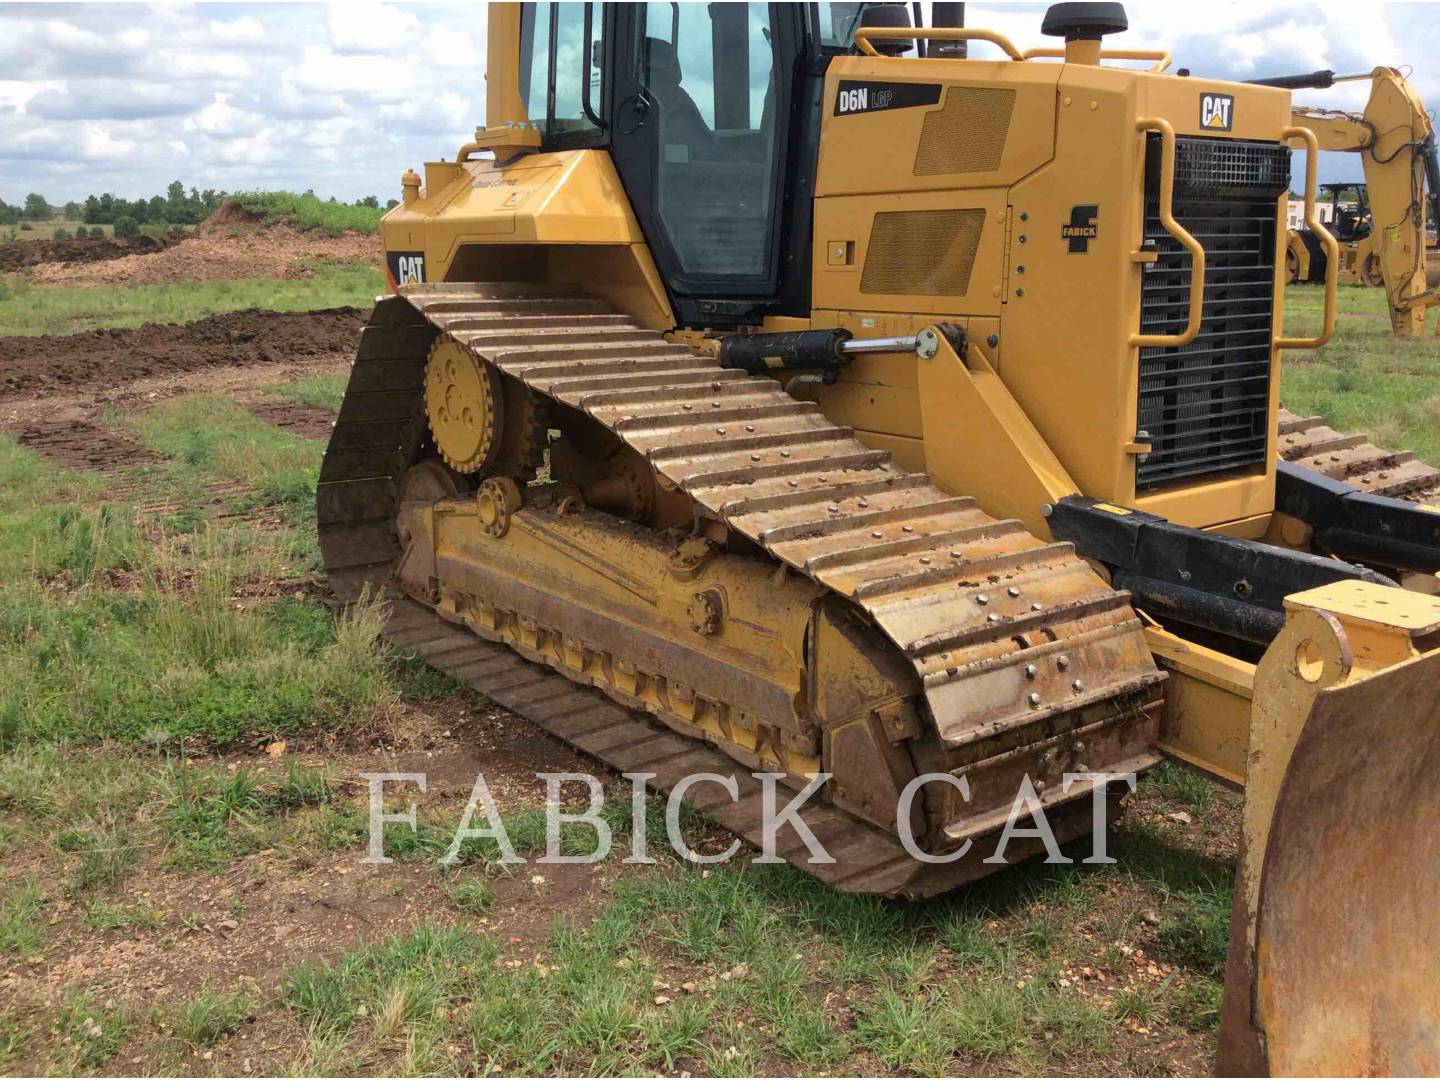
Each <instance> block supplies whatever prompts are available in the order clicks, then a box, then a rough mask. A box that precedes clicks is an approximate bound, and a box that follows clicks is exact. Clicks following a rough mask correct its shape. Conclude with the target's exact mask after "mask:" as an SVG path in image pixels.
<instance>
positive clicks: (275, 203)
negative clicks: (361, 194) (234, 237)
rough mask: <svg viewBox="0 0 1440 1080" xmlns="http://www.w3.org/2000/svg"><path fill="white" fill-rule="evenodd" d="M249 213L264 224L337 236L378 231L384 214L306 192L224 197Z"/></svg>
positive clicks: (257, 193) (247, 193)
mask: <svg viewBox="0 0 1440 1080" xmlns="http://www.w3.org/2000/svg"><path fill="white" fill-rule="evenodd" d="M226 197H227V198H228V199H229V200H230V201H231V202H237V203H239V204H240V205H241V206H243V207H244V208H245V209H246V210H249V211H251V212H252V213H257V214H264V215H265V220H266V221H268V222H271V223H272V224H273V223H278V222H285V223H286V224H289V225H294V226H295V227H296V228H297V229H323V230H324V231H326V232H328V233H332V234H335V235H339V234H340V233H343V232H366V233H374V232H379V231H380V218H381V217H382V216H383V215H384V213H385V211H384V210H381V209H379V208H378V207H371V206H352V205H349V204H346V203H342V202H334V201H331V200H326V199H321V198H320V197H318V196H316V195H311V194H309V193H308V192H307V193H306V194H303V195H297V194H295V193H294V192H293V191H241V192H237V193H236V194H233V195H228V196H226Z"/></svg>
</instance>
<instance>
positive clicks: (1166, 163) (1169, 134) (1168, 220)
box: [1130, 116, 1205, 349]
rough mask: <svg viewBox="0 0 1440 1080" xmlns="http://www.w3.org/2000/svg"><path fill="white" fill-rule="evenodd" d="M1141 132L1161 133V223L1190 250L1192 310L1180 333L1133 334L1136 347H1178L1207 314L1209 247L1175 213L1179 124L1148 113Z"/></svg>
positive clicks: (1191, 336)
mask: <svg viewBox="0 0 1440 1080" xmlns="http://www.w3.org/2000/svg"><path fill="white" fill-rule="evenodd" d="M1135 130H1136V131H1138V132H1145V131H1158V132H1159V133H1160V140H1161V146H1160V224H1161V225H1162V226H1164V228H1165V231H1166V232H1167V233H1169V234H1170V235H1171V236H1172V237H1174V238H1175V239H1176V240H1178V241H1179V242H1180V245H1181V246H1182V247H1184V248H1185V250H1186V251H1188V252H1189V253H1190V314H1189V319H1188V321H1187V322H1186V323H1185V329H1184V330H1183V331H1181V332H1180V333H1178V334H1142V333H1138V332H1137V333H1134V334H1131V335H1130V345H1131V347H1132V348H1162V349H1177V348H1179V347H1180V346H1182V345H1189V344H1190V342H1192V341H1194V340H1195V336H1196V335H1197V334H1199V333H1200V323H1201V321H1202V319H1203V318H1204V311H1203V308H1204V302H1205V249H1204V248H1203V247H1201V246H1200V241H1199V240H1196V239H1195V237H1193V236H1191V235H1190V233H1189V232H1187V231H1186V229H1185V227H1184V226H1182V225H1181V224H1180V223H1179V222H1178V221H1176V220H1175V215H1174V213H1173V209H1174V203H1175V128H1174V127H1173V126H1171V124H1170V121H1169V120H1166V119H1164V118H1163V117H1159V116H1149V117H1144V118H1142V119H1140V120H1137V121H1135Z"/></svg>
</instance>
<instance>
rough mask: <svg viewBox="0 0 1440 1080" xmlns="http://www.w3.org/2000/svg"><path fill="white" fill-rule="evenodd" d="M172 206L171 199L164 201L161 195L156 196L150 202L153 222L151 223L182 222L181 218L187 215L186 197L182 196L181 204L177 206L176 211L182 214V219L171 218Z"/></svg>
mask: <svg viewBox="0 0 1440 1080" xmlns="http://www.w3.org/2000/svg"><path fill="white" fill-rule="evenodd" d="M170 206H171V204H170V200H169V199H162V198H161V197H160V196H159V195H156V196H155V197H154V198H153V199H151V200H150V220H151V221H179V220H181V218H183V217H184V215H185V199H184V196H181V199H180V202H179V204H178V205H177V206H176V211H177V213H179V214H180V217H171V216H170Z"/></svg>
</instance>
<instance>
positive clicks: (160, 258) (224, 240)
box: [29, 208, 380, 285]
mask: <svg viewBox="0 0 1440 1080" xmlns="http://www.w3.org/2000/svg"><path fill="white" fill-rule="evenodd" d="M237 209H238V208H237ZM244 212H245V211H243V210H242V211H241V213H244ZM216 214H217V216H218V214H219V211H216ZM214 221H215V218H211V219H210V223H207V225H205V226H202V227H201V228H202V230H203V229H207V228H209V225H210V224H211V223H213V222H214ZM320 261H323V262H364V263H370V264H372V265H375V266H379V265H380V238H379V237H378V236H373V235H361V234H359V233H343V234H341V235H340V236H331V235H329V234H328V233H324V232H320V231H319V230H311V231H309V232H302V231H301V230H299V229H295V228H292V227H291V226H289V225H267V226H264V227H261V228H256V227H254V226H253V225H250V226H244V225H236V226H234V227H233V228H226V227H223V226H217V227H215V228H214V229H213V230H212V231H209V232H204V233H201V234H197V235H194V236H188V237H186V238H185V239H183V240H181V241H180V242H179V243H177V244H173V245H170V246H167V247H165V248H164V250H161V251H157V252H154V253H153V254H147V255H130V256H128V257H126V258H122V259H113V260H111V261H110V262H104V263H92V264H89V265H80V266H75V265H71V266H64V265H60V264H56V263H47V264H45V265H43V266H37V267H35V268H34V269H33V270H31V271H30V275H29V280H30V282H31V283H32V284H35V285H169V284H174V283H177V282H182V281H227V280H230V279H233V278H244V277H269V278H291V279H293V278H304V277H309V276H310V275H311V274H312V273H313V270H312V264H313V263H315V262H320Z"/></svg>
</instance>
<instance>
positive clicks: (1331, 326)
mask: <svg viewBox="0 0 1440 1080" xmlns="http://www.w3.org/2000/svg"><path fill="white" fill-rule="evenodd" d="M1280 138H1281V139H1282V140H1284V141H1285V142H1289V141H1290V140H1291V139H1299V140H1301V141H1302V142H1303V143H1304V144H1305V224H1306V225H1307V226H1308V227H1309V229H1310V231H1311V232H1313V233H1314V234H1315V235H1316V236H1318V237H1319V238H1320V244H1321V246H1322V247H1324V249H1325V323H1324V326H1323V327H1322V328H1321V330H1320V334H1319V336H1318V337H1313V338H1287V337H1277V338H1276V339H1275V347H1276V348H1278V349H1318V348H1320V346H1321V345H1324V344H1325V343H1326V342H1327V341H1329V340H1330V338H1331V337H1333V336H1334V334H1335V306H1336V302H1337V298H1336V287H1335V286H1336V281H1337V277H1336V275H1337V274H1338V272H1339V269H1340V245H1339V244H1338V243H1337V242H1336V240H1335V237H1333V236H1331V235H1330V230H1329V229H1327V228H1325V226H1324V225H1322V224H1321V223H1320V218H1319V217H1318V216H1317V215H1316V213H1315V191H1316V188H1317V186H1318V180H1319V173H1320V142H1319V140H1318V139H1316V138H1315V132H1313V131H1311V130H1310V129H1309V128H1305V127H1287V128H1282V129H1281V131H1280Z"/></svg>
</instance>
